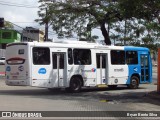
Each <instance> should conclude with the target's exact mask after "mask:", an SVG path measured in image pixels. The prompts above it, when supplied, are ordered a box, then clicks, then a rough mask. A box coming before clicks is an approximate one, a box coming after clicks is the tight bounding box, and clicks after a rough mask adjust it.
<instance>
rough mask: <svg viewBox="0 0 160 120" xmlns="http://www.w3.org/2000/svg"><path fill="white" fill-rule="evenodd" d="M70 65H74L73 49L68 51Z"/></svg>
mask: <svg viewBox="0 0 160 120" xmlns="http://www.w3.org/2000/svg"><path fill="white" fill-rule="evenodd" d="M68 63H69V64H70V65H71V64H73V56H72V49H71V48H69V49H68Z"/></svg>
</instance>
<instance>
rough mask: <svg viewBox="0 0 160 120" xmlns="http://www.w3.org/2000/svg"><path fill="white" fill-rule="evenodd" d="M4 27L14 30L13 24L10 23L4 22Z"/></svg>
mask: <svg viewBox="0 0 160 120" xmlns="http://www.w3.org/2000/svg"><path fill="white" fill-rule="evenodd" d="M4 27H6V28H11V29H13V28H14V26H13V24H11V23H10V22H8V21H5V22H4Z"/></svg>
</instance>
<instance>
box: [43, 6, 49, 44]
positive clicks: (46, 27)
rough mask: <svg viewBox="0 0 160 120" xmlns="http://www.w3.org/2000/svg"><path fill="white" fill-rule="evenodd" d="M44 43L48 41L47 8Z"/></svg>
mask: <svg viewBox="0 0 160 120" xmlns="http://www.w3.org/2000/svg"><path fill="white" fill-rule="evenodd" d="M44 41H48V15H47V8H46V19H45V39H44Z"/></svg>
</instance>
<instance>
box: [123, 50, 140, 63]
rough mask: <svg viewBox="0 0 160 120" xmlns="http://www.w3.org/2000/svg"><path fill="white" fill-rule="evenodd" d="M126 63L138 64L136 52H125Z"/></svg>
mask: <svg viewBox="0 0 160 120" xmlns="http://www.w3.org/2000/svg"><path fill="white" fill-rule="evenodd" d="M126 63H127V64H138V54H137V51H127V52H126Z"/></svg>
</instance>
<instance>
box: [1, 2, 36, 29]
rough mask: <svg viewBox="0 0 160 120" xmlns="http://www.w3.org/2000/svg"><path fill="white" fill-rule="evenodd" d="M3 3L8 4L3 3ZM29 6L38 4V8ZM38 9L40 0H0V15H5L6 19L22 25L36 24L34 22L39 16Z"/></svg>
mask: <svg viewBox="0 0 160 120" xmlns="http://www.w3.org/2000/svg"><path fill="white" fill-rule="evenodd" d="M1 3H2V4H3V3H4V4H6V5H2V4H1ZM9 5H13V6H9ZM18 6H24V7H18ZM27 6H37V8H26V7H27ZM37 11H38V0H12V1H11V0H3V1H2V0H0V17H4V19H5V20H6V21H10V22H13V23H15V24H17V25H19V26H22V27H25V26H28V25H29V26H31V25H33V26H34V24H36V23H33V22H34V20H35V19H37V18H38V15H37ZM36 25H38V24H36Z"/></svg>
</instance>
